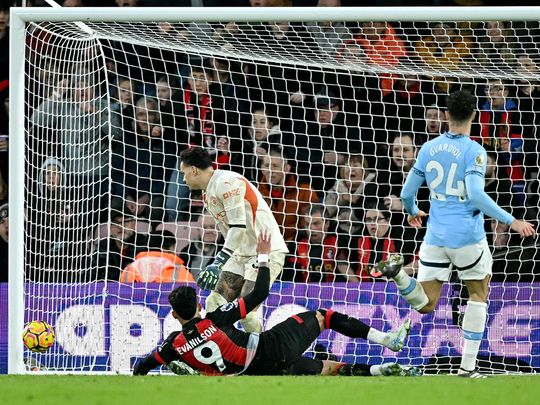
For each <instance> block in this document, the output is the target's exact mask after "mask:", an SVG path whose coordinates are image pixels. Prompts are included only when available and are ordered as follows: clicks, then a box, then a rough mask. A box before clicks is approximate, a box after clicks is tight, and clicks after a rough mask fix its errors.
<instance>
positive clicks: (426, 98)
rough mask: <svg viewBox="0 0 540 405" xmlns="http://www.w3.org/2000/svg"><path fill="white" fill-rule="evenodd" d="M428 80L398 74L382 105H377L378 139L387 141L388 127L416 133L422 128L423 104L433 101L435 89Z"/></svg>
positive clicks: (376, 125)
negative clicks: (430, 88) (431, 87)
mask: <svg viewBox="0 0 540 405" xmlns="http://www.w3.org/2000/svg"><path fill="white" fill-rule="evenodd" d="M426 84H427V82H426V81H425V80H424V79H422V78H421V77H419V76H418V75H412V74H402V75H396V77H395V80H394V85H393V88H392V89H391V90H390V91H389V92H388V93H387V94H386V95H385V96H384V97H383V99H382V101H383V104H382V105H381V106H382V108H383V109H382V110H378V109H377V106H378V105H377V104H375V106H374V107H375V108H374V110H373V113H374V114H375V118H374V125H375V128H376V129H377V130H378V132H379V135H378V136H377V141H378V142H382V143H384V144H387V143H388V141H389V139H388V138H389V137H388V133H389V130H394V131H404V132H415V133H416V132H420V131H422V130H423V128H422V120H423V118H424V108H425V107H424V106H426V105H430V104H432V103H433V96H432V94H430V93H432V90H429V89H427V88H426ZM380 149H382V148H379V150H380Z"/></svg>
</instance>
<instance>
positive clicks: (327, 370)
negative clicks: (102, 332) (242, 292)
mask: <svg viewBox="0 0 540 405" xmlns="http://www.w3.org/2000/svg"><path fill="white" fill-rule="evenodd" d="M270 240H271V239H270V236H269V235H268V234H267V233H263V234H261V235H260V236H259V238H258V242H257V252H258V253H259V256H258V262H259V267H258V269H259V271H258V276H257V280H256V282H255V287H254V289H253V290H252V291H251V292H250V293H249V294H247V295H246V296H245V297H242V298H239V299H237V300H235V301H233V302H231V303H227V304H225V305H222V306H221V307H219V308H218V309H217V310H215V311H213V312H208V313H207V314H206V317H204V318H201V317H200V314H199V311H200V309H201V305H200V304H198V303H197V296H196V293H195V289H193V288H192V287H189V286H182V287H178V288H176V289H175V290H173V291H172V292H171V293H170V294H169V303H170V304H171V307H172V309H173V312H172V315H173V317H174V318H176V319H177V320H178V321H179V322H180V323H181V324H182V330H181V331H176V332H173V333H171V334H170V335H169V337H168V338H167V339H166V340H165V342H164V343H163V344H162V345H161V347H159V348H158V349H157V350H155V351H154V352H153V353H151V354H150V355H148V356H147V357H146V358H145V359H143V360H142V361H140V362H138V363H137V365H136V366H135V369H134V370H133V374H134V375H145V374H147V373H148V372H149V371H150V370H152V369H153V368H155V367H158V366H160V365H161V364H167V365H168V366H169V368H170V369H171V370H173V371H174V372H176V373H178V374H194V373H195V372H201V373H203V374H206V375H222V374H228V375H235V374H249V375H281V374H295V375H298V374H306V375H315V374H323V375H336V374H339V375H419V374H420V372H419V370H418V368H416V367H402V366H400V365H398V364H396V363H386V364H382V365H377V366H368V365H364V364H345V363H340V362H337V361H329V360H315V359H311V358H306V357H302V353H304V351H306V350H307V349H308V348H309V346H310V345H311V344H312V343H313V341H314V340H315V339H316V338H317V337H318V336H319V335H320V334H321V332H322V331H324V330H325V329H327V328H330V329H333V330H335V331H337V332H340V333H342V334H344V335H346V336H349V337H353V338H363V339H367V340H369V341H372V342H375V343H379V344H382V345H384V346H386V347H388V348H389V349H391V350H393V351H398V350H401V349H402V348H403V344H404V340H405V337H406V336H407V334H408V332H409V328H410V321H409V320H407V321H406V322H405V323H404V324H403V325H402V326H401V327H400V328H399V329H397V330H396V331H395V332H390V333H384V332H380V331H378V330H376V329H373V328H370V327H369V326H368V325H366V324H364V323H363V322H361V321H359V320H358V319H355V318H352V317H349V316H347V315H343V314H341V313H339V312H334V311H332V310H325V309H319V310H317V311H309V312H304V313H301V314H298V315H293V316H292V317H290V318H288V319H286V320H285V321H283V322H281V323H280V324H278V325H276V326H274V327H273V328H271V329H270V330H268V331H265V332H263V333H261V334H260V335H259V334H257V333H247V332H243V331H240V330H238V329H236V328H235V327H234V323H235V322H236V321H238V320H239V319H242V318H243V317H245V316H246V314H247V313H249V312H250V311H251V310H253V309H254V308H256V307H257V306H259V305H260V304H261V303H262V302H263V301H264V300H265V299H266V298H267V297H268V294H269V290H270V288H269V285H270V269H269V266H268V262H267V261H268V253H270V246H271V244H270Z"/></svg>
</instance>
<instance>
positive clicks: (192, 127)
mask: <svg viewBox="0 0 540 405" xmlns="http://www.w3.org/2000/svg"><path fill="white" fill-rule="evenodd" d="M192 62H193V61H192ZM213 77H214V73H213V69H212V67H211V66H210V65H209V63H208V61H205V60H202V59H199V60H197V61H195V62H193V64H192V65H191V72H190V75H189V78H188V84H187V86H186V88H185V89H184V94H183V102H184V108H185V114H186V118H187V130H188V143H187V145H188V146H202V147H204V148H205V149H206V150H207V151H208V152H209V153H210V155H211V156H212V158H213V159H214V160H215V162H216V165H217V166H218V167H219V166H220V165H221V166H228V165H229V163H230V156H229V155H230V153H229V152H230V150H229V144H228V141H227V140H226V139H221V142H218V136H217V134H216V127H215V119H216V118H218V119H219V114H218V116H217V117H216V116H215V115H216V109H215V105H214V102H215V99H216V97H215V96H213V95H212V94H211V93H210V85H211V84H212V82H213ZM221 120H222V122H224V121H223V118H221ZM179 165H180V162H179V161H177V162H176V165H175V166H174V169H173V170H172V173H171V177H170V179H169V184H168V186H167V199H166V209H167V220H168V221H185V220H188V219H189V218H190V215H191V211H193V210H194V209H195V208H196V207H195V205H198V206H200V205H201V204H202V201H200V200H199V198H198V195H196V197H197V198H190V196H191V197H195V195H194V194H190V191H189V188H188V187H187V185H186V184H185V182H184V177H183V175H182V173H180V170H179V167H180V166H179Z"/></svg>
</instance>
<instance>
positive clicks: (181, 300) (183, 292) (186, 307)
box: [169, 285, 197, 320]
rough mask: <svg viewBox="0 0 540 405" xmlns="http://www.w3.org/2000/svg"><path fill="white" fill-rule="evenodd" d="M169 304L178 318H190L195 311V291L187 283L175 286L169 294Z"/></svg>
mask: <svg viewBox="0 0 540 405" xmlns="http://www.w3.org/2000/svg"><path fill="white" fill-rule="evenodd" d="M169 304H171V307H172V309H173V310H174V312H176V313H177V314H178V316H180V318H182V319H185V320H190V319H191V318H193V317H194V316H195V313H196V312H197V293H196V292H195V289H194V288H193V287H190V286H187V285H183V286H180V287H177V288H175V289H174V290H172V291H171V293H170V294H169Z"/></svg>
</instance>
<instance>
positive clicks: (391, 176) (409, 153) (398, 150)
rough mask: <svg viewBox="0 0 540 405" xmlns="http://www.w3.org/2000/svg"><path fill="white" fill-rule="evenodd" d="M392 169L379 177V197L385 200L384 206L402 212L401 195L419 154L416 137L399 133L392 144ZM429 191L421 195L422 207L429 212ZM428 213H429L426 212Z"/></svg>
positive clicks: (424, 190) (424, 191) (423, 191)
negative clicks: (427, 204)
mask: <svg viewBox="0 0 540 405" xmlns="http://www.w3.org/2000/svg"><path fill="white" fill-rule="evenodd" d="M390 145H391V150H390V157H391V159H390V167H389V169H390V170H388V171H385V173H384V174H383V175H379V178H378V180H379V181H378V183H379V186H380V188H379V196H380V197H383V198H384V205H385V206H386V208H387V209H389V210H390V211H393V212H402V211H403V205H402V204H401V199H400V198H399V195H400V193H401V188H402V186H403V184H404V183H405V179H406V178H407V174H408V173H409V171H410V170H411V168H412V166H413V164H414V162H415V160H416V154H417V153H418V146H417V143H416V139H415V136H414V135H413V134H410V133H404V134H401V133H397V134H395V135H394V138H393V139H392V140H391V142H390ZM428 193H429V190H428V189H427V188H423V189H422V191H421V192H420V194H419V200H420V201H421V204H422V203H423V205H422V207H423V208H424V209H426V210H428V207H427V206H426V203H427V202H428V201H429V194H428ZM426 212H427V211H426Z"/></svg>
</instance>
